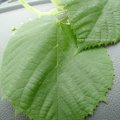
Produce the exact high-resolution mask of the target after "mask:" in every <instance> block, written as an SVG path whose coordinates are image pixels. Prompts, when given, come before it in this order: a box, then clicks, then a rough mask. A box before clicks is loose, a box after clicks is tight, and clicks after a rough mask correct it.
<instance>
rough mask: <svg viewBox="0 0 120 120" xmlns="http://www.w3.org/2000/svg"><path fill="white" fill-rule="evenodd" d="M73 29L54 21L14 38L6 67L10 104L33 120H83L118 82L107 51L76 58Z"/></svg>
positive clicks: (30, 26) (3, 83)
mask: <svg viewBox="0 0 120 120" xmlns="http://www.w3.org/2000/svg"><path fill="white" fill-rule="evenodd" d="M75 40H76V39H75V37H74V35H73V32H72V30H71V29H70V26H68V25H65V24H62V23H60V22H58V21H57V20H56V19H55V18H54V17H52V16H51V17H50V16H48V17H42V18H39V19H36V20H34V21H31V22H28V23H26V24H24V25H23V26H22V27H21V28H20V29H18V30H16V33H15V35H14V36H13V37H12V38H11V40H10V42H9V44H8V46H7V48H6V51H5V54H4V59H3V63H2V70H1V76H2V77H1V78H0V81H1V87H2V90H3V93H4V95H5V96H4V97H5V99H7V100H9V101H10V102H11V103H12V104H13V105H14V107H15V110H16V112H17V113H18V112H23V113H25V114H27V115H28V116H29V117H30V118H31V119H32V118H33V119H34V120H84V118H85V116H87V115H88V114H92V113H93V110H94V109H95V108H96V106H97V105H98V103H99V102H100V101H104V99H105V95H106V92H107V91H108V89H110V88H111V86H112V82H113V74H114V71H113V66H112V62H111V60H110V58H109V56H108V54H107V51H106V49H104V48H100V49H94V50H88V51H85V52H82V53H80V54H78V55H74V53H75V51H76V50H77V46H76V41H75Z"/></svg>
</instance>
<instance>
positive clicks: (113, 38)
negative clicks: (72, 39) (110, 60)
mask: <svg viewBox="0 0 120 120" xmlns="http://www.w3.org/2000/svg"><path fill="white" fill-rule="evenodd" d="M52 1H53V2H54V3H56V4H57V5H58V6H63V8H64V9H65V10H66V11H67V12H66V13H67V15H68V17H69V20H70V23H71V27H72V29H73V30H74V33H75V35H76V36H77V41H78V46H79V51H81V50H84V49H88V48H91V47H99V46H107V45H110V44H115V43H117V42H119V41H120V0H52Z"/></svg>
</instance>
